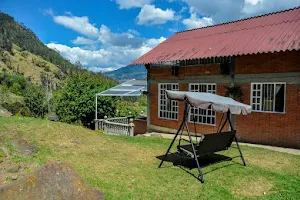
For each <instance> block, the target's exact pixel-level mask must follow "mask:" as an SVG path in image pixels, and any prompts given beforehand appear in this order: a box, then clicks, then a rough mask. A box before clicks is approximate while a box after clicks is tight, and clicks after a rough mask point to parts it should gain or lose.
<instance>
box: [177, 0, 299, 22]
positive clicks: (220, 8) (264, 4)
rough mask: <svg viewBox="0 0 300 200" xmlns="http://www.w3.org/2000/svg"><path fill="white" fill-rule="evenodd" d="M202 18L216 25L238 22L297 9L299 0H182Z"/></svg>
mask: <svg viewBox="0 0 300 200" xmlns="http://www.w3.org/2000/svg"><path fill="white" fill-rule="evenodd" d="M182 1H184V2H186V3H187V4H188V5H189V7H190V8H193V9H195V10H196V11H197V13H198V14H199V15H200V16H208V17H210V18H212V19H213V21H214V22H216V23H222V22H228V21H233V20H238V19H241V18H246V17H252V16H255V15H261V14H266V13H270V12H275V11H279V10H285V9H288V8H293V7H297V6H299V5H300V3H299V0H284V1H283V0H222V1H220V0H182Z"/></svg>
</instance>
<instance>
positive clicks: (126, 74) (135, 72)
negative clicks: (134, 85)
mask: <svg viewBox="0 0 300 200" xmlns="http://www.w3.org/2000/svg"><path fill="white" fill-rule="evenodd" d="M104 75H106V76H108V77H109V78H112V79H114V80H116V81H119V82H124V81H128V80H132V79H146V78H147V70H146V68H145V66H144V65H131V66H125V67H121V68H119V69H117V70H114V71H110V72H105V73H104Z"/></svg>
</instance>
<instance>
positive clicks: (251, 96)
mask: <svg viewBox="0 0 300 200" xmlns="http://www.w3.org/2000/svg"><path fill="white" fill-rule="evenodd" d="M264 84H272V85H276V84H283V85H284V104H283V112H277V111H275V100H274V105H273V111H264V110H261V109H262V95H263V91H262V85H264ZM254 85H260V89H261V91H260V97H259V98H260V103H259V106H260V110H253V89H254ZM256 91H257V89H256ZM274 93H275V90H274ZM273 98H275V94H274V97H273ZM255 104H256V105H257V104H258V103H257V102H255ZM285 105H286V82H253V83H251V88H250V106H251V110H252V112H261V113H277V114H284V113H285Z"/></svg>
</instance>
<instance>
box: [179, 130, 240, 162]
mask: <svg viewBox="0 0 300 200" xmlns="http://www.w3.org/2000/svg"><path fill="white" fill-rule="evenodd" d="M235 134H236V131H235V130H234V131H228V132H222V133H214V134H205V135H204V139H202V140H201V141H200V142H199V143H198V144H194V147H195V150H196V154H197V157H200V156H204V155H207V154H212V153H215V152H219V151H223V150H227V149H228V148H229V147H230V146H231V144H232V142H233V140H234V137H235ZM177 148H178V150H179V151H183V152H185V153H187V154H188V155H191V156H193V155H194V153H193V149H192V145H191V144H186V145H180V146H178V147H177Z"/></svg>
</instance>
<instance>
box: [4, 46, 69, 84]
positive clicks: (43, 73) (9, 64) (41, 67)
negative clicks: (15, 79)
mask: <svg viewBox="0 0 300 200" xmlns="http://www.w3.org/2000/svg"><path fill="white" fill-rule="evenodd" d="M11 51H12V53H10V52H9V51H6V50H2V51H1V52H0V70H3V69H6V71H7V72H8V73H10V74H13V73H15V74H19V75H23V76H24V77H25V78H26V79H27V80H29V81H30V82H32V83H38V84H42V83H43V84H45V82H46V80H50V81H51V83H52V85H53V87H54V88H55V87H56V85H57V84H59V83H60V81H61V80H62V78H63V76H64V74H63V73H62V71H61V69H60V68H58V67H57V66H56V65H54V64H52V63H51V62H49V61H46V60H45V59H43V58H42V57H41V56H37V55H34V54H32V53H30V52H29V51H27V50H23V51H22V49H21V48H20V47H19V46H17V45H15V44H13V47H12V50H11Z"/></svg>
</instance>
